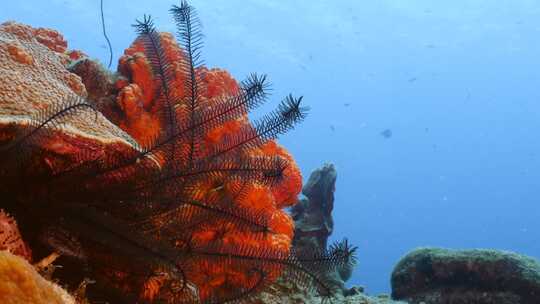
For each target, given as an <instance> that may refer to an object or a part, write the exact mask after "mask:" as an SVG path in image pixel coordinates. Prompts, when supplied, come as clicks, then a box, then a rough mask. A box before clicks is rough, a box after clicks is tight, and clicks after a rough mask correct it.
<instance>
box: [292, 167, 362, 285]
mask: <svg viewBox="0 0 540 304" xmlns="http://www.w3.org/2000/svg"><path fill="white" fill-rule="evenodd" d="M336 179H337V171H336V169H335V167H334V165H333V164H325V165H323V166H322V167H321V168H319V169H317V170H315V171H313V172H312V173H311V175H310V176H309V179H308V182H307V183H306V184H305V185H304V187H303V189H302V194H303V195H304V196H306V198H303V199H301V200H300V201H299V202H298V204H296V205H295V206H294V207H292V209H291V214H292V217H293V219H294V224H295V231H294V240H293V246H294V248H296V249H297V250H299V251H304V252H317V251H322V250H325V249H326V248H327V243H328V237H329V236H330V235H331V234H332V231H333V230H334V221H333V219H332V210H333V209H334V191H335V188H336ZM351 274H352V268H350V267H344V268H342V269H340V270H339V271H338V272H336V273H329V274H328V276H329V277H330V278H331V279H332V280H333V281H334V282H335V283H336V284H337V285H338V286H341V289H342V290H343V292H344V294H350V293H351V292H352V290H348V289H346V288H345V282H346V281H347V280H348V279H349V278H350V276H351Z"/></svg>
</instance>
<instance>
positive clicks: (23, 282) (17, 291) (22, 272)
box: [0, 251, 75, 304]
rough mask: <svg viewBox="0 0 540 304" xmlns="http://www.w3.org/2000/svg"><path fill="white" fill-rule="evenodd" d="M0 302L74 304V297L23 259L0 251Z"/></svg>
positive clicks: (14, 303) (5, 303) (15, 303)
mask: <svg viewBox="0 0 540 304" xmlns="http://www.w3.org/2000/svg"><path fill="white" fill-rule="evenodd" d="M0 303H4V304H27V303H32V304H75V299H74V298H73V297H72V296H70V295H69V294H68V293H67V292H66V291H64V290H63V289H62V288H60V287H59V286H58V285H56V284H53V283H51V282H48V281H47V280H45V279H44V278H42V277H41V276H40V275H39V274H38V273H37V272H36V270H35V269H34V268H33V267H32V265H30V264H28V262H27V261H25V260H24V259H22V258H20V257H17V256H15V255H13V254H11V253H9V252H7V251H0Z"/></svg>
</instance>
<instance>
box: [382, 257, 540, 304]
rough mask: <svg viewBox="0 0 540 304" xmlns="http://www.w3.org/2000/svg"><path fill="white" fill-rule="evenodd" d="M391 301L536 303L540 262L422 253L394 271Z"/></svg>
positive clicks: (437, 303)
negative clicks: (392, 299) (393, 299)
mask: <svg viewBox="0 0 540 304" xmlns="http://www.w3.org/2000/svg"><path fill="white" fill-rule="evenodd" d="M392 296H393V298H395V299H399V300H406V301H409V303H418V304H419V303H424V304H435V303H436V304H445V303H448V304H450V303H452V304H460V303H463V304H465V303H475V304H491V303H497V304H537V303H540V263H538V261H537V260H534V259H532V258H529V257H526V256H523V255H519V254H515V253H511V252H505V251H496V250H462V251H458V250H447V249H438V248H422V249H417V250H415V251H413V252H411V253H409V254H408V255H406V256H405V257H404V258H403V259H402V260H401V261H400V262H399V263H398V264H397V266H396V267H395V269H394V271H393V273H392Z"/></svg>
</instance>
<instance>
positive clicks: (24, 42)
mask: <svg viewBox="0 0 540 304" xmlns="http://www.w3.org/2000/svg"><path fill="white" fill-rule="evenodd" d="M171 12H172V15H173V17H174V19H175V22H176V25H177V28H178V35H177V37H178V40H179V42H180V43H181V44H182V47H183V48H181V47H179V46H178V44H177V42H176V41H175V40H174V37H173V36H172V35H170V34H165V33H159V32H157V31H156V29H155V28H154V26H153V23H152V20H151V19H150V18H147V17H146V16H145V18H144V19H143V20H142V21H137V24H136V26H135V27H136V30H137V33H138V35H139V36H138V38H137V40H136V41H135V42H134V43H133V45H132V46H131V47H130V48H128V49H127V50H126V52H125V55H124V56H123V57H122V58H121V60H120V64H119V74H118V75H114V76H113V75H110V74H109V73H108V72H107V71H105V70H104V69H102V68H101V67H100V66H99V65H97V64H96V63H94V62H92V61H90V60H88V59H87V58H85V55H84V53H82V52H80V51H67V44H66V42H65V41H64V40H63V38H62V36H61V35H60V34H58V33H57V32H54V31H49V30H44V29H33V28H31V27H29V26H25V25H20V24H16V23H6V24H3V25H2V26H1V27H0V62H1V63H2V67H0V92H1V94H0V196H1V197H2V198H3V201H2V205H1V206H0V207H2V208H5V209H6V210H9V212H10V213H12V214H13V215H14V216H15V217H16V219H17V221H18V222H19V223H20V228H21V232H22V234H23V236H24V238H25V240H26V241H27V242H28V244H30V245H31V248H32V251H33V252H34V256H35V257H36V256H44V255H46V254H47V250H54V251H56V252H58V253H59V254H61V255H62V257H61V258H60V259H59V263H61V264H63V265H65V266H66V267H65V268H69V267H72V268H69V271H66V273H68V275H67V277H66V278H65V279H66V280H67V281H66V282H68V281H70V283H72V282H71V281H73V283H74V284H78V283H80V281H81V280H82V279H83V278H84V277H87V276H89V277H92V278H95V279H96V280H97V284H95V285H96V287H95V288H94V289H93V290H90V291H89V296H91V297H92V296H94V297H96V298H97V299H101V300H108V299H116V300H113V301H129V302H135V301H138V302H160V303H161V302H164V303H216V302H219V303H223V302H240V301H245V300H248V299H250V298H251V297H252V296H253V295H255V294H257V293H259V292H261V291H263V290H265V289H266V288H267V287H268V286H269V285H270V284H271V283H272V282H274V281H275V280H276V279H277V278H278V277H279V276H280V275H281V276H282V277H288V278H289V279H290V280H291V282H294V283H295V284H296V285H297V286H302V287H303V288H305V289H312V290H314V291H315V292H316V293H317V294H318V295H319V296H321V297H323V298H328V297H332V296H333V295H334V293H335V289H336V286H334V283H333V282H332V281H329V280H327V279H326V278H325V276H324V274H325V273H328V272H331V271H332V270H333V269H336V268H342V267H348V266H349V265H350V264H352V263H353V262H354V250H351V247H349V246H348V245H347V244H346V243H338V244H335V245H333V246H330V247H329V249H328V250H326V249H324V250H323V249H321V250H316V251H312V252H309V253H302V252H299V251H297V250H295V249H292V248H291V243H292V237H293V229H294V227H293V221H292V220H291V218H290V217H289V216H288V215H287V213H286V212H285V211H284V210H282V208H284V207H286V206H290V205H292V204H294V203H295V202H296V196H297V194H298V192H299V191H300V188H301V176H300V172H299V170H298V167H297V166H296V164H295V163H294V160H293V159H292V157H291V156H290V155H289V153H288V152H287V151H286V150H285V149H283V148H282V147H280V146H279V145H278V144H277V143H276V142H275V138H277V137H278V136H279V135H280V134H283V133H285V132H287V131H289V130H291V129H292V128H294V126H295V125H296V124H297V123H298V122H300V121H301V120H302V119H303V118H304V116H305V108H304V107H303V106H302V105H301V100H302V98H294V97H292V96H288V97H286V98H285V99H284V100H283V101H282V102H281V104H280V105H279V106H278V107H277V109H276V110H274V111H273V112H271V113H269V114H267V115H265V116H263V117H262V118H261V119H260V120H258V121H254V122H251V121H249V119H248V116H247V114H248V112H249V111H251V110H252V109H254V108H255V107H257V106H259V105H260V104H262V103H263V102H265V101H266V97H267V82H266V76H258V75H251V76H250V77H248V79H246V80H245V81H244V82H242V83H240V84H239V83H237V82H236V81H235V80H234V79H233V78H232V77H231V76H230V75H229V74H228V73H227V72H225V71H222V70H219V69H208V68H206V67H204V66H202V65H201V64H200V63H199V57H200V48H201V46H202V44H201V39H200V38H201V35H200V30H199V27H198V20H197V18H196V15H195V13H194V11H193V9H192V7H191V6H189V5H188V4H187V3H186V2H184V1H182V4H181V5H180V6H175V7H173V9H172V10H171ZM88 98H90V99H88ZM4 199H5V200H4ZM70 265H72V266H70ZM73 265H75V266H73ZM76 266H79V268H80V269H79V272H81V273H80V274H77V275H76V273H77V271H76ZM73 267H75V268H73ZM111 287H113V288H111ZM109 292H111V293H113V294H109ZM118 299H119V300H118Z"/></svg>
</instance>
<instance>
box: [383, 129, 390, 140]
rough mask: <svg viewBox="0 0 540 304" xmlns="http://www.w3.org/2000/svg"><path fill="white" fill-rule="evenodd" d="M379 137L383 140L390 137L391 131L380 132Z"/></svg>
mask: <svg viewBox="0 0 540 304" xmlns="http://www.w3.org/2000/svg"><path fill="white" fill-rule="evenodd" d="M381 136H382V137H384V138H390V137H392V130H390V129H386V130H384V131H382V132H381Z"/></svg>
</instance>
